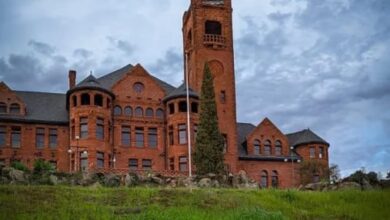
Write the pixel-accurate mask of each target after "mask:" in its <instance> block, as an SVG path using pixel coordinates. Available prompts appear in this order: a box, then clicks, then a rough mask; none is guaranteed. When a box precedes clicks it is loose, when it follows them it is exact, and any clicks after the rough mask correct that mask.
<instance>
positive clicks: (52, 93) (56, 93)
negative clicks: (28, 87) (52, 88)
mask: <svg viewBox="0 0 390 220" xmlns="http://www.w3.org/2000/svg"><path fill="white" fill-rule="evenodd" d="M12 91H13V92H24V93H43V94H51V95H66V93H60V92H41V91H23V90H12Z"/></svg>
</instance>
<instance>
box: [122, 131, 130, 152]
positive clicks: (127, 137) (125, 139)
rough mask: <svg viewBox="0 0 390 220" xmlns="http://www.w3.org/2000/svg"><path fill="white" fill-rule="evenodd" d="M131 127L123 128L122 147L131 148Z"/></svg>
mask: <svg viewBox="0 0 390 220" xmlns="http://www.w3.org/2000/svg"><path fill="white" fill-rule="evenodd" d="M130 134H131V133H130V126H122V145H123V146H126V147H130V144H131V137H130Z"/></svg>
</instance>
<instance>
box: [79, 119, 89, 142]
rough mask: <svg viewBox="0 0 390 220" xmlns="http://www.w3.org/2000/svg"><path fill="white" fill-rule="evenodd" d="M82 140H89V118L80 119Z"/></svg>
mask: <svg viewBox="0 0 390 220" xmlns="http://www.w3.org/2000/svg"><path fill="white" fill-rule="evenodd" d="M80 138H81V139H85V138H88V118H87V117H81V118H80Z"/></svg>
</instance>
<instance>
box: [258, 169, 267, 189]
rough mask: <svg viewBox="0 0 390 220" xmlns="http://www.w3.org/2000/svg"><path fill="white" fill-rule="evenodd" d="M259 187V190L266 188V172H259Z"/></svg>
mask: <svg viewBox="0 0 390 220" xmlns="http://www.w3.org/2000/svg"><path fill="white" fill-rule="evenodd" d="M260 186H261V188H267V187H268V172H267V171H266V170H263V171H261V180H260Z"/></svg>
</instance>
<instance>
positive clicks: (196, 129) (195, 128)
mask: <svg viewBox="0 0 390 220" xmlns="http://www.w3.org/2000/svg"><path fill="white" fill-rule="evenodd" d="M197 135H198V125H197V124H194V140H195V141H194V142H196V136H197Z"/></svg>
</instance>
